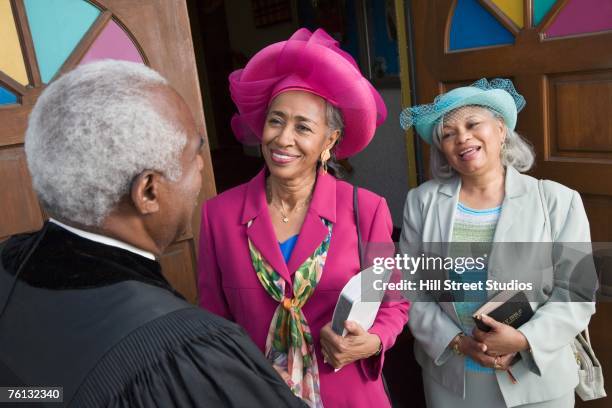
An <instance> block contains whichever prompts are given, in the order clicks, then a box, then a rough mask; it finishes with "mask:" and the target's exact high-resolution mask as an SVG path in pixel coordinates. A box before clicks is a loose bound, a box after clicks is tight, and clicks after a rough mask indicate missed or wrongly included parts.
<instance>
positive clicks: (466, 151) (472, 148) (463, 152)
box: [459, 147, 477, 156]
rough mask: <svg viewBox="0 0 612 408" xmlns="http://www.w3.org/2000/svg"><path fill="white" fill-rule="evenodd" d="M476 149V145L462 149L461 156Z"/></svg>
mask: <svg viewBox="0 0 612 408" xmlns="http://www.w3.org/2000/svg"><path fill="white" fill-rule="evenodd" d="M476 149H477V148H476V147H470V148H469V149H465V150H462V151H461V152H459V156H464V155H465V154H467V153H470V152H471V151H473V150H476Z"/></svg>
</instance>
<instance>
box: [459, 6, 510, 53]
mask: <svg viewBox="0 0 612 408" xmlns="http://www.w3.org/2000/svg"><path fill="white" fill-rule="evenodd" d="M505 44H514V36H513V35H512V33H511V32H510V31H508V30H507V29H506V28H505V27H504V26H503V25H501V23H500V22H499V21H497V20H496V19H495V17H493V16H492V15H491V14H490V13H489V12H488V11H487V10H485V9H484V7H482V6H481V5H480V4H479V3H478V1H477V0H457V5H456V6H455V12H454V15H453V21H452V23H451V29H450V50H461V49H466V48H478V47H486V46H492V45H505Z"/></svg>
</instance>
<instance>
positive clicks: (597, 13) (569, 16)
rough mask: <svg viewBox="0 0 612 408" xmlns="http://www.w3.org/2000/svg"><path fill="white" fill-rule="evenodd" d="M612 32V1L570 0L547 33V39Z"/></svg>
mask: <svg viewBox="0 0 612 408" xmlns="http://www.w3.org/2000/svg"><path fill="white" fill-rule="evenodd" d="M608 30H612V1H610V0H569V1H568V2H567V4H566V5H565V6H564V7H563V9H561V11H560V12H559V14H558V15H557V17H556V18H555V20H554V21H553V23H552V24H551V25H550V26H549V27H548V30H547V31H546V36H547V37H562V36H566V35H575V34H588V33H595V32H598V31H608Z"/></svg>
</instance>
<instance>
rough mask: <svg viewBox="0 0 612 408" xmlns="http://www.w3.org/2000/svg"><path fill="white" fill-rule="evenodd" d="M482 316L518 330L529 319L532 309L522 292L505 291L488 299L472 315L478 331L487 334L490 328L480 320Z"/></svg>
mask: <svg viewBox="0 0 612 408" xmlns="http://www.w3.org/2000/svg"><path fill="white" fill-rule="evenodd" d="M483 314H486V315H487V316H489V317H492V318H493V319H495V320H497V321H498V322H501V323H505V324H507V325H509V326H512V327H514V328H515V329H518V328H519V327H521V326H522V325H523V324H524V323H526V322H527V321H528V320H529V319H531V316H533V309H532V308H531V305H530V304H529V300H528V299H527V296H526V295H525V293H524V292H521V291H514V290H505V291H502V292H499V293H498V294H496V295H495V296H493V297H492V298H491V299H489V300H488V301H487V302H486V303H484V304H483V305H482V306H480V307H479V308H478V310H476V311H475V312H474V314H473V315H472V318H473V319H474V322H476V326H477V327H478V328H479V329H480V330H482V331H487V332H488V331H490V330H491V328H490V327H489V326H487V325H486V324H484V322H483V321H482V320H480V315H483Z"/></svg>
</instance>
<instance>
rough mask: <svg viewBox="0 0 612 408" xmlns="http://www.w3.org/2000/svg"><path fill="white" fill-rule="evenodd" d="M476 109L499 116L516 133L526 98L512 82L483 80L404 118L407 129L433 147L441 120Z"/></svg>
mask: <svg viewBox="0 0 612 408" xmlns="http://www.w3.org/2000/svg"><path fill="white" fill-rule="evenodd" d="M468 105H476V106H482V107H485V108H489V109H491V110H493V111H495V112H497V113H499V114H500V115H501V116H502V117H503V118H504V122H505V123H506V126H508V127H509V128H510V129H512V130H514V128H515V126H516V117H517V115H518V112H520V111H521V110H522V109H523V108H524V107H525V98H523V96H522V95H521V94H519V93H518V92H517V91H516V89H514V85H513V84H512V81H510V80H509V79H503V78H495V79H492V80H491V81H487V79H486V78H482V79H479V80H478V81H476V82H474V83H473V84H471V85H470V86H463V87H461V88H455V89H453V90H451V91H448V92H447V93H444V94H441V95H438V96H436V98H435V99H434V101H433V102H432V103H429V104H426V105H417V106H411V107H409V108H406V109H404V110H403V111H402V113H401V114H400V124H401V126H402V128H403V129H408V128H409V127H410V126H414V127H415V129H416V131H417V133H418V134H419V136H421V138H422V139H423V140H424V141H426V142H427V143H429V144H431V142H432V137H433V131H434V129H435V127H436V126H437V125H438V123H439V120H440V119H441V118H443V117H444V115H446V114H447V113H449V112H452V111H454V110H455V109H457V108H460V107H463V106H468Z"/></svg>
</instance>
